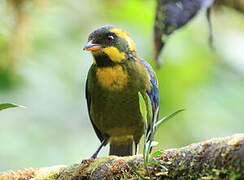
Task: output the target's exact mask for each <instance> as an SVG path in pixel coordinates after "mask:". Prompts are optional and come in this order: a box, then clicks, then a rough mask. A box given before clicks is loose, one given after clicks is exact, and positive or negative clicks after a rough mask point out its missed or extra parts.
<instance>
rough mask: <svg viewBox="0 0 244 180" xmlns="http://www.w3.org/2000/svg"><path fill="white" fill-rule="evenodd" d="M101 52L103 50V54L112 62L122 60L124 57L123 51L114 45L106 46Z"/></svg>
mask: <svg viewBox="0 0 244 180" xmlns="http://www.w3.org/2000/svg"><path fill="white" fill-rule="evenodd" d="M102 52H104V53H105V54H107V55H108V56H109V58H110V59H111V60H112V61H114V62H121V61H122V60H124V59H125V58H126V57H125V53H123V52H120V51H119V50H118V49H117V48H116V47H112V46H110V47H107V48H104V49H102Z"/></svg>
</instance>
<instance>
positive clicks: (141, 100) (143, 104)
mask: <svg viewBox="0 0 244 180" xmlns="http://www.w3.org/2000/svg"><path fill="white" fill-rule="evenodd" d="M138 96H139V105H140V112H141V114H142V117H143V119H144V120H146V119H147V105H146V102H145V100H144V98H143V95H142V94H141V92H138Z"/></svg>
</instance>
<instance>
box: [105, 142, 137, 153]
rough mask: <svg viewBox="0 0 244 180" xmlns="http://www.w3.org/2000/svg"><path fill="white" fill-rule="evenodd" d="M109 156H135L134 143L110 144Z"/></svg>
mask: <svg viewBox="0 0 244 180" xmlns="http://www.w3.org/2000/svg"><path fill="white" fill-rule="evenodd" d="M109 155H116V156H131V155H133V142H132V141H131V142H128V143H127V144H110V149H109Z"/></svg>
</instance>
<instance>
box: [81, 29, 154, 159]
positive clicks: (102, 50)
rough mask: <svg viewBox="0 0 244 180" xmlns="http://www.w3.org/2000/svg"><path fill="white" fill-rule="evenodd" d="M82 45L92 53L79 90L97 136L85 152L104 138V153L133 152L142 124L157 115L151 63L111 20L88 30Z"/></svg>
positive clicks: (132, 153) (101, 145) (122, 153)
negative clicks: (82, 94)
mask: <svg viewBox="0 0 244 180" xmlns="http://www.w3.org/2000/svg"><path fill="white" fill-rule="evenodd" d="M83 50H86V51H90V52H91V54H92V56H93V63H92V65H91V67H90V69H89V71H88V75H87V80H86V90H85V92H86V93H85V94H86V100H87V107H88V114H89V117H90V120H91V124H92V126H93V128H94V130H95V133H96V135H97V137H98V138H99V140H100V142H101V144H100V146H99V147H98V149H97V150H96V152H95V153H94V154H93V155H92V156H91V158H92V159H95V158H96V157H97V155H98V153H99V151H100V150H101V149H102V147H104V146H106V145H107V144H109V146H110V148H109V155H116V156H131V155H135V154H137V153H138V144H139V142H140V139H141V137H142V136H143V134H144V132H145V125H147V129H148V130H149V129H150V126H152V125H153V124H154V123H155V121H157V119H158V117H155V116H157V115H156V111H157V110H158V109H159V91H158V81H157V78H156V75H155V73H154V71H153V69H152V67H151V66H150V65H149V63H147V61H145V60H143V59H142V58H140V57H139V56H138V55H137V50H136V44H135V42H134V41H133V40H132V38H131V36H130V35H129V34H128V33H127V32H126V31H124V30H123V29H120V28H118V27H116V26H113V25H107V26H102V27H100V28H97V29H95V30H94V31H92V32H91V33H90V34H89V37H88V41H87V44H86V45H85V46H84V48H83ZM142 107H145V108H142ZM148 119H150V120H149V121H150V122H147V121H148ZM148 130H147V131H148Z"/></svg>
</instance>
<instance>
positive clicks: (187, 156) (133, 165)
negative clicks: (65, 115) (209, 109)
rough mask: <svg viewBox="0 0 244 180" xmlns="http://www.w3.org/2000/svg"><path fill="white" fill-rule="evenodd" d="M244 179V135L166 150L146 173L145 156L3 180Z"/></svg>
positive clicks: (8, 174)
mask: <svg viewBox="0 0 244 180" xmlns="http://www.w3.org/2000/svg"><path fill="white" fill-rule="evenodd" d="M31 178H34V179H35V180H56V179H58V180H73V179H187V180H188V179H243V178H244V134H236V135H233V136H229V137H224V138H216V139H211V140H208V141H205V142H200V143H196V144H191V145H189V146H186V147H183V148H176V149H168V150H162V154H161V155H159V156H157V157H156V158H154V159H153V160H152V163H151V164H150V165H149V166H148V169H147V170H146V169H145V168H144V166H143V159H142V157H141V156H139V155H138V156H129V157H117V156H108V157H104V158H98V159H96V160H84V161H83V162H82V163H81V164H75V165H72V166H54V167H50V168H39V169H27V170H22V171H16V172H13V171H11V172H3V173H2V174H0V180H10V179H11V180H12V179H19V180H20V179H21V180H28V179H31Z"/></svg>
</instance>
